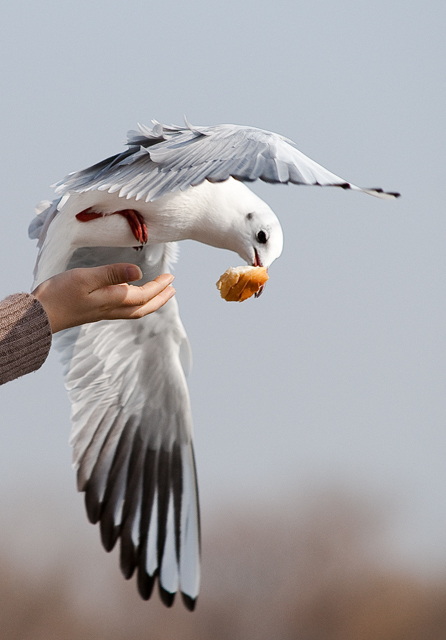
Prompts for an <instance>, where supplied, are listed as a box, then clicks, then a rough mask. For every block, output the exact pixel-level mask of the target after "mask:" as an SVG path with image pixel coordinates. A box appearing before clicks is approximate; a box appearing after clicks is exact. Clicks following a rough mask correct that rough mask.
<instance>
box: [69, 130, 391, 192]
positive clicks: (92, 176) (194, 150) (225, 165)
mask: <svg viewBox="0 0 446 640" xmlns="http://www.w3.org/2000/svg"><path fill="white" fill-rule="evenodd" d="M154 122H155V124H154V127H153V128H152V129H149V128H148V127H145V126H142V125H139V128H140V132H136V131H130V132H129V137H128V144H129V145H130V148H129V149H128V150H127V151H125V152H123V153H121V154H118V155H116V156H112V157H111V158H107V159H106V160H104V161H102V162H100V163H98V164H96V165H94V166H92V167H90V168H88V169H85V170H83V171H79V172H76V173H72V174H70V175H68V176H67V177H66V178H65V179H64V180H62V181H61V182H60V183H58V184H57V185H56V191H57V192H59V193H64V192H65V191H67V190H70V189H72V190H74V191H87V190H90V189H99V190H103V191H109V192H110V193H114V192H117V191H119V195H120V196H122V197H127V198H136V199H137V200H140V199H145V200H146V201H147V202H149V201H153V200H156V199H157V198H159V197H161V196H163V195H165V194H167V193H171V192H174V191H177V190H184V189H186V188H188V187H190V186H194V185H197V184H200V183H201V182H203V181H204V180H210V181H211V182H223V181H224V180H227V179H228V178H229V177H230V176H232V177H233V178H236V179H237V180H242V181H254V180H257V179H258V178H259V179H260V180H264V181H265V182H281V183H288V182H292V183H294V184H303V185H318V186H336V187H342V188H343V189H354V190H357V191H364V192H365V193H369V194H371V195H374V196H378V197H381V198H395V197H398V195H399V194H398V193H393V192H384V191H383V190H382V189H379V188H377V189H361V188H360V187H357V186H355V185H353V184H351V183H349V182H347V181H346V180H344V179H343V178H340V177H339V176H336V175H335V174H334V173H331V172H330V171H328V170H327V169H324V167H322V166H321V165H319V164H317V163H316V162H314V161H313V160H311V159H310V158H308V157H307V156H305V155H304V154H303V153H301V152H300V151H299V150H298V149H297V148H296V145H295V144H294V142H292V141H291V140H288V139H287V138H284V137H283V136H280V135H278V134H276V133H271V132H269V131H264V130H262V129H256V128H254V127H242V126H238V125H231V124H223V125H218V126H215V127H192V126H191V125H189V124H188V123H187V122H186V124H187V127H175V126H170V127H168V126H165V125H161V124H160V123H157V122H156V121H154Z"/></svg>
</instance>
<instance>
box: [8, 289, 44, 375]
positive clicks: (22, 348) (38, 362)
mask: <svg viewBox="0 0 446 640" xmlns="http://www.w3.org/2000/svg"><path fill="white" fill-rule="evenodd" d="M50 347H51V326H50V321H49V319H48V316H47V315H46V313H45V310H44V308H43V307H42V305H41V304H40V302H39V301H38V300H37V298H35V297H34V296H33V295H30V294H29V293H15V294H14V295H12V296H8V297H7V298H5V300H3V301H2V302H0V384H4V383H5V382H9V381H10V380H14V378H18V377H19V376H23V375H25V373H30V372H31V371H35V370H36V369H38V368H39V367H41V366H42V364H43V363H44V362H45V360H46V357H47V355H48V352H49V350H50Z"/></svg>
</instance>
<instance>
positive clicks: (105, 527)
mask: <svg viewBox="0 0 446 640" xmlns="http://www.w3.org/2000/svg"><path fill="white" fill-rule="evenodd" d="M100 531H101V540H102V546H103V547H104V549H105V550H106V551H108V552H110V551H112V550H113V549H114V546H115V544H116V542H117V540H118V537H119V534H120V532H121V527H120V526H114V525H110V523H107V522H104V520H101V524H100Z"/></svg>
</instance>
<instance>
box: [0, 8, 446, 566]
mask: <svg viewBox="0 0 446 640" xmlns="http://www.w3.org/2000/svg"><path fill="white" fill-rule="evenodd" d="M2 13H3V15H2V19H1V21H0V49H1V63H0V65H1V72H0V78H1V93H2V101H1V116H2V118H1V129H0V131H1V134H0V135H1V141H2V184H3V190H2V203H1V204H2V206H1V212H0V216H1V220H2V222H3V224H2V233H1V235H0V270H1V273H2V276H1V278H0V295H1V296H2V297H3V296H5V295H7V294H8V293H12V292H15V291H18V290H27V289H28V288H29V286H30V284H31V271H32V267H33V263H34V260H35V255H36V252H35V246H34V243H33V242H31V241H29V240H28V239H27V226H28V223H29V221H30V219H31V218H32V216H33V208H34V206H35V204H36V203H37V202H38V201H39V200H41V199H43V198H48V197H51V190H50V189H49V185H50V184H51V183H53V182H56V181H57V180H58V179H60V178H62V177H63V176H64V175H65V174H66V173H67V172H69V171H74V170H76V169H80V168H83V167H85V166H87V165H89V164H92V163H93V162H96V161H98V160H100V159H102V158H103V157H105V156H107V155H111V154H113V153H116V152H117V151H120V150H121V149H122V144H123V141H124V139H125V134H126V132H127V130H128V129H131V128H134V127H135V125H136V123H137V122H138V121H140V122H143V123H146V124H148V123H149V122H150V119H151V118H156V119H158V120H160V121H162V122H166V123H171V122H174V123H177V124H181V122H182V117H183V114H186V115H187V117H188V118H189V120H190V121H191V122H192V123H194V124H202V125H204V124H217V123H220V122H231V123H235V124H250V125H254V126H259V127H262V128H266V129H271V130H274V131H277V132H279V133H281V134H283V135H285V136H288V137H290V138H292V139H293V140H294V141H295V142H296V143H297V144H298V145H299V147H300V149H301V150H302V151H303V152H305V153H307V154H308V155H309V156H310V157H312V158H313V159H314V160H316V161H318V162H320V163H321V164H323V165H324V166H326V167H327V168H328V169H330V170H331V171H333V172H335V173H337V174H338V175H341V176H342V177H344V178H345V179H347V180H350V181H352V182H354V183H356V184H359V185H361V186H365V187H375V186H380V187H383V188H384V189H388V190H397V191H401V193H402V198H401V199H400V200H399V201H397V202H384V201H380V200H378V199H375V198H371V197H368V196H366V195H363V194H356V193H348V192H343V191H342V190H336V189H327V190H320V189H316V188H311V189H310V188H299V187H294V186H290V187H278V186H276V187H274V186H271V185H263V184H259V185H254V186H253V188H254V190H255V191H256V192H257V193H258V194H260V195H261V197H263V198H264V199H265V200H266V201H267V202H268V203H269V204H270V206H271V207H272V208H273V209H274V210H275V212H276V213H277V215H278V216H279V218H280V220H281V222H282V225H283V228H284V233H285V248H284V253H283V255H282V257H281V258H280V259H279V260H278V261H277V263H275V264H274V265H273V267H272V268H271V270H270V276H271V279H270V282H269V283H268V285H267V287H266V289H265V292H264V295H263V296H262V297H261V298H260V299H259V300H250V301H248V302H246V303H244V304H243V305H235V304H227V303H224V302H223V301H221V300H220V298H219V295H218V292H217V290H216V289H215V282H216V280H217V279H218V277H219V276H220V274H221V273H222V272H223V271H224V270H225V269H226V268H227V267H229V266H235V265H237V264H239V262H240V259H239V258H238V257H237V256H235V255H231V254H229V253H227V252H223V251H218V250H216V249H211V248H208V247H203V246H197V245H194V244H193V243H190V242H187V243H184V246H183V247H182V251H181V257H180V262H179V264H178V266H177V269H176V276H177V279H176V288H177V291H178V293H177V297H178V301H179V303H180V310H181V315H182V319H183V322H184V324H185V327H186V330H187V331H188V334H189V337H190V340H191V342H192V348H193V351H194V361H195V364H194V370H193V373H192V376H191V378H190V389H191V397H192V405H193V412H194V421H195V433H196V453H197V460H198V474H199V481H200V489H201V495H202V500H203V509H204V510H206V511H207V512H209V513H210V512H212V511H214V512H215V511H218V509H219V505H220V504H221V503H223V502H227V501H230V500H232V499H234V500H257V501H261V500H262V497H263V496H265V495H267V496H270V497H271V496H275V495H279V494H280V495H281V494H283V493H285V494H286V495H290V496H292V493H293V491H296V492H297V493H299V494H305V493H306V492H309V491H311V490H312V489H313V488H314V487H321V486H331V485H333V484H334V485H340V486H342V487H345V488H346V489H347V490H350V491H352V492H354V493H359V494H361V493H364V495H370V494H371V495H376V496H377V497H378V499H383V500H390V501H391V502H392V501H393V504H394V505H395V508H396V510H397V517H396V525H395V531H396V532H397V533H398V536H399V538H398V546H399V548H400V550H401V553H402V554H406V555H407V556H408V558H409V559H410V558H417V559H419V560H420V561H422V562H424V563H425V566H426V567H428V566H432V565H435V566H437V567H438V566H440V567H444V568H446V542H445V540H446V496H445V486H446V461H445V449H446V433H445V415H446V411H445V410H446V406H445V405H446V402H445V364H444V362H445V330H444V325H445V312H446V304H445V296H444V290H445V287H444V284H445V241H446V216H445V214H444V200H445V197H444V192H445V188H444V184H443V173H444V164H445V163H444V148H445V127H444V105H445V90H444V69H445V62H446V55H445V45H444V33H443V32H444V24H445V18H446V15H445V14H446V6H445V5H444V3H443V2H440V1H439V0H438V1H433V2H430V3H428V4H427V5H426V4H424V5H423V6H422V5H421V4H420V3H418V2H412V1H409V2H407V1H405V2H403V1H398V0H392V1H390V2H389V1H388V0H387V1H384V0H375V1H374V2H371V1H370V2H369V1H358V0H342V1H340V2H335V3H334V2H328V1H327V0H314V1H313V2H311V3H300V2H284V1H282V2H281V1H275V2H263V3H262V4H259V3H258V2H254V1H241V2H240V1H237V2H236V1H235V0H229V1H226V2H225V3H209V2H202V1H201V0H195V1H193V2H189V3H187V4H185V3H180V2H178V1H175V0H172V1H166V2H163V3H150V2H147V1H144V2H143V1H139V0H137V1H133V0H130V1H129V2H128V3H125V4H123V3H119V2H115V1H114V0H112V1H107V2H105V1H104V2H100V1H95V0H90V1H89V2H86V1H85V0H80V1H78V2H76V3H71V2H70V3H69V2H65V1H64V0H58V1H57V2H56V1H47V0H43V1H39V2H31V1H28V2H25V1H24V0H17V1H16V2H14V3H13V4H11V5H9V6H8V8H7V9H4V11H3V12H2ZM0 401H1V404H2V413H3V416H4V419H3V426H2V429H1V430H0V483H1V487H2V493H3V494H4V495H7V494H8V493H11V492H13V493H14V495H17V496H18V497H19V499H21V498H20V496H24V495H26V494H31V495H34V493H33V492H35V495H37V496H42V495H44V492H46V493H45V495H48V496H49V498H48V499H50V497H51V496H52V497H53V498H56V497H57V496H58V495H59V494H60V495H63V496H64V500H66V501H67V507H68V506H69V505H71V503H70V502H69V500H71V497H69V496H71V495H72V494H73V495H74V493H75V482H74V474H73V472H72V470H71V469H70V451H69V448H68V446H67V439H68V433H69V406H68V401H67V399H66V396H65V391H64V389H63V385H62V380H61V373H60V369H59V365H58V362H57V356H56V355H55V354H52V355H51V356H50V358H49V361H48V362H47V363H46V364H45V366H44V367H43V369H42V370H41V371H40V372H38V373H35V374H33V375H32V376H28V377H27V378H24V379H22V380H19V381H16V382H14V383H12V384H9V385H7V386H5V387H3V388H1V389H0ZM290 499H292V498H290ZM79 513H80V517H83V516H82V514H81V512H80V510H79ZM395 535H396V534H395ZM98 544H99V543H98Z"/></svg>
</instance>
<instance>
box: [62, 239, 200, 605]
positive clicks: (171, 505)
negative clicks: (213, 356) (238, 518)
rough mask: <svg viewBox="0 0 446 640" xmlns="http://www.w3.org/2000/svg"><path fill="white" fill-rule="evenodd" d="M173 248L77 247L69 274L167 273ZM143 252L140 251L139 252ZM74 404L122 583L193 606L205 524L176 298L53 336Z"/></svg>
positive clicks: (77, 462) (90, 491)
mask: <svg viewBox="0 0 446 640" xmlns="http://www.w3.org/2000/svg"><path fill="white" fill-rule="evenodd" d="M168 251H169V246H168V245H154V246H152V247H146V248H144V250H143V251H141V252H139V253H138V255H137V256H136V255H135V252H134V251H132V249H128V248H122V249H121V248H103V247H95V248H82V249H78V250H77V251H76V252H75V253H74V255H73V257H72V259H71V261H70V263H69V265H68V268H73V267H79V266H94V265H95V264H107V263H112V262H116V261H123V262H130V261H131V262H136V263H138V264H139V266H140V267H141V269H142V270H143V273H144V280H145V281H147V280H152V279H153V278H154V277H156V275H158V274H159V273H162V272H163V271H165V268H166V266H167V264H166V263H167V260H166V257H167V252H168ZM141 254H142V255H141ZM55 343H56V347H57V348H58V350H59V351H60V353H61V360H62V363H63V367H64V375H65V386H66V388H67V390H68V393H69V396H70V400H71V402H72V432H71V440H70V441H71V444H72V446H73V450H74V451H73V464H74V467H75V469H76V470H77V483H78V489H79V491H83V492H85V505H86V509H87V514H88V518H89V520H90V521H91V522H93V523H97V522H99V525H100V532H101V538H102V543H103V545H104V547H105V549H106V550H107V551H110V550H111V549H112V548H113V547H114V545H115V544H116V542H117V540H118V538H120V551H121V555H120V563H121V569H122V572H123V574H124V576H125V577H126V578H130V577H131V576H132V574H133V573H134V571H135V570H136V571H137V582H138V589H139V592H140V594H141V596H142V597H143V598H144V599H148V598H149V597H150V595H151V593H152V589H153V585H154V582H155V580H156V578H158V585H159V590H160V595H161V598H162V600H163V601H164V603H165V604H167V605H168V606H170V605H171V604H172V602H173V599H174V596H175V593H176V592H177V591H178V590H181V592H182V595H183V600H184V602H185V604H186V606H187V607H188V608H189V609H193V608H194V606H195V601H196V598H197V596H198V589H199V581H200V578H199V574H200V567H199V565H200V523H199V506H198V492H197V482H196V472H195V461H194V452H193V446H192V417H191V410H190V403H189V395H188V390H187V385H186V380H185V375H184V371H183V367H182V365H181V361H182V360H183V363H184V365H185V368H187V367H188V366H189V364H190V363H189V359H190V350H189V343H188V340H187V336H186V333H185V330H184V328H183V326H182V323H181V321H180V318H179V314H178V306H177V303H176V301H175V300H174V299H172V300H170V301H169V302H168V303H167V304H166V305H165V306H163V307H162V308H161V309H159V310H158V311H157V312H155V313H152V314H150V315H148V316H146V317H144V318H141V319H139V320H134V321H129V320H115V321H101V322H97V323H91V324H87V325H83V326H81V327H74V328H72V329H66V330H65V331H62V332H60V333H59V334H56V335H55Z"/></svg>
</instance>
